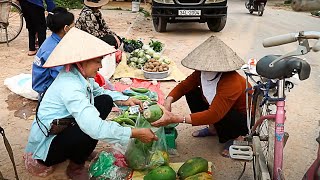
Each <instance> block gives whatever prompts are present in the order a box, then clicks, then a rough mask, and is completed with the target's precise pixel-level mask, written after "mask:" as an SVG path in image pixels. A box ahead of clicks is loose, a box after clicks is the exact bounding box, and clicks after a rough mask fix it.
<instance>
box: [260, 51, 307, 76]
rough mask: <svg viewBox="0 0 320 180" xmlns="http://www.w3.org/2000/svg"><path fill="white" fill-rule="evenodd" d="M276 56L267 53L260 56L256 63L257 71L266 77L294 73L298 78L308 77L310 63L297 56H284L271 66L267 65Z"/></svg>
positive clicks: (276, 56) (291, 74)
mask: <svg viewBox="0 0 320 180" xmlns="http://www.w3.org/2000/svg"><path fill="white" fill-rule="evenodd" d="M278 57H279V55H267V56H264V57H263V58H261V59H260V60H259V61H258V63H257V67H256V70H257V73H258V74H259V75H261V76H263V77H266V78H268V79H283V78H289V77H292V76H293V75H294V74H296V73H298V75H299V79H300V80H306V79H308V78H309V75H310V70H311V67H310V65H309V64H308V63H307V62H306V61H305V60H302V59H300V58H298V57H286V58H284V59H281V60H280V61H278V62H276V63H274V66H273V67H269V64H270V63H271V62H272V61H273V60H275V59H277V58H278Z"/></svg>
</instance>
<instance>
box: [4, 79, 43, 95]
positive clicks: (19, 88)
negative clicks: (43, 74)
mask: <svg viewBox="0 0 320 180" xmlns="http://www.w3.org/2000/svg"><path fill="white" fill-rule="evenodd" d="M4 85H5V86H7V88H8V89H10V91H12V92H14V93H16V94H18V95H20V96H23V97H25V98H27V99H31V100H37V99H38V93H37V92H36V91H34V90H33V89H32V76H31V74H24V73H21V74H19V75H16V76H13V77H10V78H7V79H5V80H4Z"/></svg>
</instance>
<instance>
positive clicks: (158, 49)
mask: <svg viewBox="0 0 320 180" xmlns="http://www.w3.org/2000/svg"><path fill="white" fill-rule="evenodd" d="M149 45H150V47H152V49H153V50H154V51H156V52H161V51H162V48H163V44H162V43H161V42H160V41H153V40H152V39H151V42H150V43H149Z"/></svg>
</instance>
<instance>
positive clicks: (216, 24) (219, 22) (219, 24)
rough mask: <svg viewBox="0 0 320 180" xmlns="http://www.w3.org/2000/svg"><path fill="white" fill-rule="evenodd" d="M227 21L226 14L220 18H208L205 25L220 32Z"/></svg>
mask: <svg viewBox="0 0 320 180" xmlns="http://www.w3.org/2000/svg"><path fill="white" fill-rule="evenodd" d="M226 23H227V16H223V17H221V18H214V19H208V21H207V25H208V28H209V29H210V31H213V32H220V31H221V30H222V29H223V28H224V27H225V25H226Z"/></svg>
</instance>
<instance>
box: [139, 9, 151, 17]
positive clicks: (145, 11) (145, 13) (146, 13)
mask: <svg viewBox="0 0 320 180" xmlns="http://www.w3.org/2000/svg"><path fill="white" fill-rule="evenodd" d="M139 12H141V13H143V14H144V17H150V16H151V14H150V12H149V11H147V10H145V9H144V8H143V7H141V8H139Z"/></svg>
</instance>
